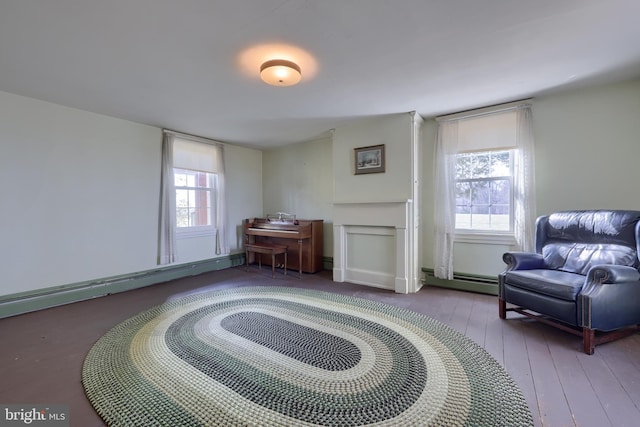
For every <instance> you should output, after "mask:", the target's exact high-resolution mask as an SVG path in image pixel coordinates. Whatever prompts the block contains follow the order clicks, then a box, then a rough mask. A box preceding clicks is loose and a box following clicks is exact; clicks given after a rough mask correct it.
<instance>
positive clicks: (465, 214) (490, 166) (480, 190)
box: [456, 151, 512, 231]
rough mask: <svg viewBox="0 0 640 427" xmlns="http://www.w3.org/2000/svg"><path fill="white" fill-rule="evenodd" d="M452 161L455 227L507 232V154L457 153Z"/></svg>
mask: <svg viewBox="0 0 640 427" xmlns="http://www.w3.org/2000/svg"><path fill="white" fill-rule="evenodd" d="M456 161H457V162H456V228H459V229H467V230H500V231H502V230H505V231H508V230H509V229H510V224H511V221H510V215H511V200H512V187H511V170H512V168H511V151H495V152H493V151H489V152H477V153H461V154H458V155H457V157H456Z"/></svg>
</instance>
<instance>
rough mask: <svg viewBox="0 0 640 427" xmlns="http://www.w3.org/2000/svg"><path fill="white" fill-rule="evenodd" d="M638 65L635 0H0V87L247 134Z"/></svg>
mask: <svg viewBox="0 0 640 427" xmlns="http://www.w3.org/2000/svg"><path fill="white" fill-rule="evenodd" d="M284 48H287V49H288V51H287V52H284V50H283V49H284ZM269 49H273V50H274V52H276V51H277V52H280V53H279V54H278V55H276V56H281V57H284V56H288V57H289V58H291V59H295V60H296V61H297V62H298V63H299V64H300V66H301V68H302V72H303V79H302V82H301V83H300V84H299V85H297V86H293V87H286V88H276V87H272V86H267V85H265V84H264V83H262V82H261V80H260V78H259V75H258V74H259V66H260V64H261V62H263V61H264V60H266V59H267V57H266V54H267V53H268V50H269ZM637 76H640V1H638V0H289V1H287V0H226V1H220V0H218V1H216V0H180V1H176V0H56V1H51V0H0V90H1V91H5V92H10V93H15V94H19V95H24V96H28V97H32V98H37V99H41V100H45V101H50V102H54V103H57V104H62V105H66V106H69V107H75V108H80V109H83V110H88V111H92V112H96V113H101V114H106V115H109V116H114V117H120V118H123V119H128V120H131V121H134V122H139V123H145V124H149V125H153V126H158V127H165V128H170V129H174V130H177V131H182V132H187V133H192V134H196V135H201V136H205V137H210V138H214V139H218V140H222V141H227V142H233V143H241V144H247V145H250V146H256V147H265V148H268V147H274V146H279V145H283V144H288V143H292V142H301V141H307V140H312V139H315V138H317V137H319V136H321V135H323V134H324V133H326V132H327V131H328V130H330V129H332V128H336V127H339V126H341V125H344V124H346V123H348V122H349V121H351V120H354V119H357V118H361V117H367V116H376V115H381V114H389V113H400V112H408V111H417V112H418V113H419V114H421V115H422V116H423V117H432V116H435V115H439V114H444V113H451V112H456V111H460V110H465V109H469V108H474V107H480V106H486V105H491V104H496V103H500V102H504V101H512V100H516V99H521V98H526V97H530V96H535V95H540V94H544V93H549V92H551V91H555V90H561V89H565V88H570V87H576V86H578V85H586V84H596V83H605V82H610V81H617V80H624V79H629V78H634V77H637Z"/></svg>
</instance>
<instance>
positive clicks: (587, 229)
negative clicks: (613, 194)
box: [540, 211, 638, 246]
mask: <svg viewBox="0 0 640 427" xmlns="http://www.w3.org/2000/svg"><path fill="white" fill-rule="evenodd" d="M637 223H638V212H635V211H572V212H557V213H553V214H551V215H549V216H548V218H547V221H546V224H545V225H544V229H543V230H540V231H543V233H544V235H545V240H560V241H566V242H584V243H601V244H617V245H625V246H629V245H630V244H631V242H635V227H636V224H637ZM631 245H633V244H631Z"/></svg>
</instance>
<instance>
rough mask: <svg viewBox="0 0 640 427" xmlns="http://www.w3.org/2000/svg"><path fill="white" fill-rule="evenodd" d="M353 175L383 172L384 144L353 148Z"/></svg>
mask: <svg viewBox="0 0 640 427" xmlns="http://www.w3.org/2000/svg"><path fill="white" fill-rule="evenodd" d="M354 158H355V169H354V170H355V175H362V174H367V173H381V172H384V171H385V158H384V144H380V145H371V146H368V147H358V148H354Z"/></svg>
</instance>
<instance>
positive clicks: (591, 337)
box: [582, 327, 596, 354]
mask: <svg viewBox="0 0 640 427" xmlns="http://www.w3.org/2000/svg"><path fill="white" fill-rule="evenodd" d="M582 345H583V350H584V352H585V353H586V354H593V352H594V350H595V347H596V331H595V329H589V328H587V327H583V328H582Z"/></svg>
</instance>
